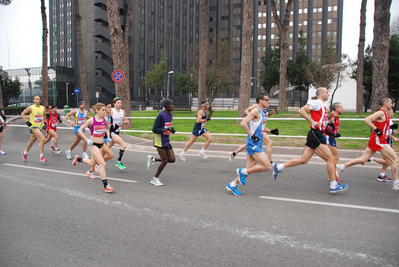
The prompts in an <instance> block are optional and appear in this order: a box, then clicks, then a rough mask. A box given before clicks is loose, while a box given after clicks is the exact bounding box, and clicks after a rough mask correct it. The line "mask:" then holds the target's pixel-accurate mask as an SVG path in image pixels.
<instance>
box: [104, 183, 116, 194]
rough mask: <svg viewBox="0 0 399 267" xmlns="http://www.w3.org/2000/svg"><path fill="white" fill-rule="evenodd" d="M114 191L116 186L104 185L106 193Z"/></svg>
mask: <svg viewBox="0 0 399 267" xmlns="http://www.w3.org/2000/svg"><path fill="white" fill-rule="evenodd" d="M112 191H114V188H113V187H111V186H110V185H109V184H108V185H107V186H106V187H104V192H105V193H111V192H112Z"/></svg>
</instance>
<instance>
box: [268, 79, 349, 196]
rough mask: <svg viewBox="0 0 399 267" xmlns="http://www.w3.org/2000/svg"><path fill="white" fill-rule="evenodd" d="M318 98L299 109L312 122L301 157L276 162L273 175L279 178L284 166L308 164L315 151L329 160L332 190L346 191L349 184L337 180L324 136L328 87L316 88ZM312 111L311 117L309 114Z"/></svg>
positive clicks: (326, 119) (333, 191)
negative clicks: (280, 162) (279, 162)
mask: <svg viewBox="0 0 399 267" xmlns="http://www.w3.org/2000/svg"><path fill="white" fill-rule="evenodd" d="M316 96H317V99H316V100H308V103H307V104H306V105H305V106H303V107H302V108H300V109H299V111H298V112H299V115H301V116H302V117H303V118H304V119H306V120H307V121H309V122H310V131H309V132H308V136H307V141H306V144H305V149H304V150H303V152H302V156H301V157H300V158H294V159H291V160H290V161H287V162H285V163H284V164H278V163H275V164H274V166H273V176H274V179H277V174H278V173H279V172H281V171H282V170H283V169H284V168H288V167H294V166H297V165H300V164H307V163H308V161H309V160H310V158H311V157H312V156H313V155H314V153H315V151H316V150H317V153H318V154H319V155H320V156H321V158H322V159H324V160H325V161H326V162H327V172H328V176H329V178H330V192H331V193H336V192H340V191H344V190H346V189H347V188H348V185H342V184H339V183H337V181H336V180H335V168H334V167H335V164H334V156H333V155H332V153H331V150H330V149H329V148H328V146H327V144H326V141H325V140H324V138H323V132H324V130H325V129H326V126H327V124H328V111H327V107H326V106H324V102H325V101H327V100H328V96H329V92H328V90H327V88H325V87H320V88H317V90H316ZM308 111H310V117H309V115H308V113H307V112H308Z"/></svg>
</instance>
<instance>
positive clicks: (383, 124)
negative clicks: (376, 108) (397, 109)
mask: <svg viewBox="0 0 399 267" xmlns="http://www.w3.org/2000/svg"><path fill="white" fill-rule="evenodd" d="M380 110H382V112H384V115H385V121H374V125H375V127H377V128H378V129H380V131H381V132H382V136H383V137H384V138H385V139H386V138H387V131H388V129H389V117H388V114H387V113H386V112H385V110H383V109H380ZM373 134H376V133H375V131H373V133H372V134H371V135H373Z"/></svg>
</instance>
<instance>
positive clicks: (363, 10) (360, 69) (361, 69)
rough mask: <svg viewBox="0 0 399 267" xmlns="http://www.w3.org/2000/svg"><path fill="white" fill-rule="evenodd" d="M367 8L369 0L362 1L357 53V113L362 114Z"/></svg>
mask: <svg viewBox="0 0 399 267" xmlns="http://www.w3.org/2000/svg"><path fill="white" fill-rule="evenodd" d="M366 7H367V0H362V7H361V9H360V34H359V44H358V52H357V72H356V76H357V78H356V80H357V85H356V112H357V113H361V112H362V110H363V72H364V45H365V41H366V37H365V31H366Z"/></svg>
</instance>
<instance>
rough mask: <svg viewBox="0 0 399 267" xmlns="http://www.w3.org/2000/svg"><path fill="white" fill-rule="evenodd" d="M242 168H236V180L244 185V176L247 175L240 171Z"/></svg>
mask: <svg viewBox="0 0 399 267" xmlns="http://www.w3.org/2000/svg"><path fill="white" fill-rule="evenodd" d="M242 169H243V168H238V169H237V174H238V180H240V184H242V185H245V183H246V182H245V178H247V176H248V175H245V174H243V173H242Z"/></svg>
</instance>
